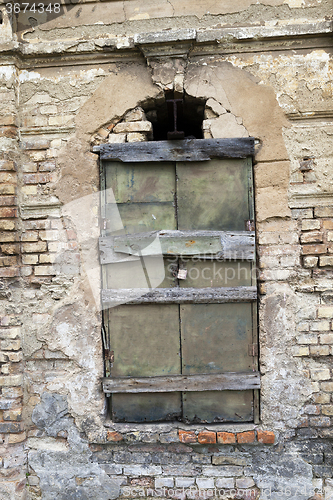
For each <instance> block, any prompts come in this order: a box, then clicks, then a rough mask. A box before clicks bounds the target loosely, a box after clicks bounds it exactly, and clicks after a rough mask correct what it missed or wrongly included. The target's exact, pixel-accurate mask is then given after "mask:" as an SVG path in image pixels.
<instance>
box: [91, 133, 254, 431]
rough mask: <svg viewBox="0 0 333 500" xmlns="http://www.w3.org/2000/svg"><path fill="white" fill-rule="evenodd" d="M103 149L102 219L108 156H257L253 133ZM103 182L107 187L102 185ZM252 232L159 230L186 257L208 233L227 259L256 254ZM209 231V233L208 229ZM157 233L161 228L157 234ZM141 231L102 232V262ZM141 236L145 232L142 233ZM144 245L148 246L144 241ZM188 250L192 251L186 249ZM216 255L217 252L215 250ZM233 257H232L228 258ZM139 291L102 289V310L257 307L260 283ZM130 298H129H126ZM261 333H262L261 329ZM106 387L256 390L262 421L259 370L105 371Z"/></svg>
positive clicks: (134, 158) (110, 389)
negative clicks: (128, 306) (194, 305)
mask: <svg viewBox="0 0 333 500" xmlns="http://www.w3.org/2000/svg"><path fill="white" fill-rule="evenodd" d="M94 152H96V153H97V152H98V153H99V155H100V160H101V162H100V163H101V182H102V200H101V205H102V218H104V217H105V213H103V209H104V208H105V200H104V199H103V187H104V186H105V179H104V168H103V160H107V161H121V162H124V163H127V162H128V163H133V162H135V163H140V162H152V161H154V162H184V161H186V162H191V161H195V162H198V161H207V160H210V159H213V158H220V159H223V158H235V159H245V158H247V157H253V156H254V138H253V137H249V138H235V139H194V140H193V139H190V140H181V141H178V140H177V141H151V142H139V143H125V144H103V145H100V146H97V147H95V148H94ZM103 183H104V186H103ZM248 229H249V230H248V231H242V232H239V231H238V232H232V231H176V230H174V231H170V230H169V231H167V230H165V231H160V232H159V233H158V235H159V240H160V241H161V245H162V251H163V246H164V244H165V247H168V242H170V240H172V241H173V242H174V241H176V247H177V248H176V249H175V253H174V255H179V256H182V255H184V253H182V250H183V249H184V245H185V243H186V240H188V239H190V238H192V239H195V240H196V242H197V245H196V246H195V247H194V248H193V249H192V253H191V255H200V247H201V243H202V244H204V241H205V240H206V239H207V237H209V238H213V240H215V245H214V252H213V254H214V253H215V256H216V257H218V258H222V259H225V260H227V259H228V256H230V255H232V256H233V258H235V257H236V258H237V256H238V258H241V256H242V258H243V259H250V260H251V259H254V258H255V231H254V227H252V225H251V223H250V227H249V228H248ZM208 233H209V234H208ZM152 235H153V233H151V234H149V233H147V234H145V235H144V237H147V238H149V237H151V236H152ZM154 235H156V233H154ZM135 238H136V236H130V237H126V238H125V237H124V236H116V237H108V236H105V231H104V234H103V232H102V236H101V237H100V242H99V246H100V252H101V264H102V265H103V264H108V263H111V262H114V260H113V259H114V257H113V256H112V254H111V253H110V251H109V249H110V244H111V242H112V245H114V246H115V247H116V248H119V251H121V252H122V253H128V254H129V255H130V254H131V244H130V243H133V241H134V242H135ZM141 238H142V236H141ZM143 246H144V245H143ZM187 255H188V254H187ZM213 258H214V255H213ZM229 258H230V257H229ZM103 281H104V282H105V280H104V279H103ZM138 291H139V290H136V294H135V297H131V295H130V290H126V289H125V290H124V289H123V290H118V289H117V290H112V289H103V290H102V294H101V299H102V304H103V309H104V308H108V306H109V307H110V306H114V305H116V304H117V303H119V299H120V300H121V302H122V303H124V302H126V304H144V303H163V304H185V303H232V302H252V303H253V307H256V300H257V287H256V286H242V287H230V288H227V287H223V288H201V289H200V288H178V289H175V288H170V289H154V290H153V291H150V292H149V293H145V292H146V290H145V291H144V293H143V294H142V295H140V296H139V297H138V295H139V294H138ZM126 299H127V300H126ZM256 333H257V332H256ZM250 348H251V349H252V355H253V356H257V355H258V345H257V343H256V342H254V343H253V345H252V346H249V349H250ZM106 351H107V356H106V358H108V359H107V360H108V361H109V363H110V366H112V364H111V363H112V355H110V352H111V351H109V349H106ZM102 387H103V392H104V393H105V394H107V395H110V394H113V393H115V394H116V393H131V394H135V393H147V392H153V393H157V392H174V391H208V390H220V391H222V390H248V389H253V390H254V412H253V415H254V420H253V421H254V423H255V424H257V423H259V389H260V373H259V371H255V372H253V373H248V372H247V373H240V372H225V373H221V374H200V375H171V376H156V377H111V376H106V377H104V378H103V380H102Z"/></svg>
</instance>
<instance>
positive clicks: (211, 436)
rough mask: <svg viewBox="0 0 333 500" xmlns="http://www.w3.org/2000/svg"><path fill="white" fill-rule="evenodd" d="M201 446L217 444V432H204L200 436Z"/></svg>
mask: <svg viewBox="0 0 333 500" xmlns="http://www.w3.org/2000/svg"><path fill="white" fill-rule="evenodd" d="M198 442H199V443H200V444H209V443H216V432H209V431H203V432H199V434H198Z"/></svg>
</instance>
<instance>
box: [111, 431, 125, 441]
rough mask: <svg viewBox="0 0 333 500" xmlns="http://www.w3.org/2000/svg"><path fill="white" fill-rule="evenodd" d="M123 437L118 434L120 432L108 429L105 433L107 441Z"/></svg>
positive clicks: (118, 439) (120, 439) (119, 439)
mask: <svg viewBox="0 0 333 500" xmlns="http://www.w3.org/2000/svg"><path fill="white" fill-rule="evenodd" d="M123 439H124V438H123V436H122V434H120V432H115V431H108V434H107V440H108V441H113V442H117V441H122V440H123Z"/></svg>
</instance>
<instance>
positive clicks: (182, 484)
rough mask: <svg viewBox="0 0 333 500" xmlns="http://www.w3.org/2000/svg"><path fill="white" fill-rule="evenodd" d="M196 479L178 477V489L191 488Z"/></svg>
mask: <svg viewBox="0 0 333 500" xmlns="http://www.w3.org/2000/svg"><path fill="white" fill-rule="evenodd" d="M194 482H195V479H194V478H193V477H177V478H176V487H177V488H190V487H191V486H193V485H194Z"/></svg>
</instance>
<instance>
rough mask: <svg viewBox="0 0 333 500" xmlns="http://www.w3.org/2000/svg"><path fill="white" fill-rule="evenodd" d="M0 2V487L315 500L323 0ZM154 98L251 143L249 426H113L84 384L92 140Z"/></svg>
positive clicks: (95, 318)
mask: <svg viewBox="0 0 333 500" xmlns="http://www.w3.org/2000/svg"><path fill="white" fill-rule="evenodd" d="M0 9H1V12H2V23H1V24H0V51H1V59H0V94H1V99H0V130H1V135H0V143H1V152H0V155H1V156H0V250H1V254H0V285H1V286H0V299H1V301H0V342H1V346H0V347H1V350H0V369H1V374H0V386H1V396H0V416H1V419H0V437H1V445H0V446H1V454H0V456H1V461H0V497H1V499H3V500H37V499H42V500H51V499H52V500H53V499H55V498H57V499H59V500H62V499H64V500H65V499H66V500H68V499H73V500H74V499H75V500H85V499H88V498H95V499H96V500H110V499H116V498H138V497H148V496H155V497H158V498H164V497H174V498H181V499H185V498H198V497H199V495H201V496H202V495H204V496H205V498H206V497H209V496H210V497H212V498H220V497H223V496H224V498H228V499H229V498H251V499H272V500H278V499H279V498H293V499H295V500H309V499H310V498H311V499H316V500H320V499H321V498H327V499H328V498H330V496H331V495H333V470H332V463H333V452H332V444H331V443H332V437H333V420H332V419H333V400H332V391H333V372H332V368H333V367H332V356H333V327H332V321H333V288H332V276H333V221H332V217H333V168H332V167H333V164H332V147H331V143H332V134H333V124H332V119H333V100H332V91H333V89H332V68H333V66H332V21H331V15H332V6H331V2H330V1H328V0H258V1H254V0H233V1H223V2H222V1H200V2H199V1H192V2H189V1H188V0H178V1H177V2H175V1H173V0H165V1H164V0H160V1H158V2H156V1H155V2H152V1H150V0H149V1H140V0H123V1H118V0H115V1H111V0H109V1H104V2H96V1H81V2H78V3H74V2H73V4H70V3H68V4H66V3H65V4H64V5H62V6H61V9H60V12H55V9H53V12H48V13H47V12H44V13H40V15H39V16H38V15H37V13H35V14H34V15H32V13H31V12H23V10H22V9H19V12H16V13H15V14H14V15H11V13H10V12H9V8H8V7H6V6H4V5H3V6H0ZM167 92H171V93H174V95H185V96H186V98H187V99H189V100H191V99H192V101H193V102H194V101H195V102H200V103H203V104H202V106H203V109H202V116H203V122H202V138H204V139H224V138H245V137H253V138H254V139H255V155H254V157H253V172H254V191H255V192H254V196H255V212H256V214H255V216H256V235H257V240H256V251H257V268H258V269H257V271H258V294H259V304H258V311H259V316H258V317H259V328H258V335H259V355H260V357H259V362H260V374H261V389H260V420H259V423H253V422H252V423H251V422H249V423H224V422H220V423H214V424H203V423H200V424H185V423H182V422H167V423H164V422H163V423H149V424H148V423H144V424H135V423H115V422H112V420H111V419H110V412H109V409H108V398H106V397H105V394H104V393H103V391H102V384H101V381H102V378H103V377H104V375H105V371H104V370H105V366H104V359H103V357H104V353H103V339H102V334H101V327H102V316H103V310H102V306H101V303H100V294H101V287H102V280H101V266H100V262H99V249H98V238H99V236H100V234H101V230H102V229H103V220H102V217H101V206H100V204H101V198H100V189H101V181H100V173H101V171H100V162H99V156H98V153H97V152H96V151H97V150H98V146H100V145H102V144H110V145H112V144H122V143H126V142H144V141H152V140H154V119H156V115H154V113H155V111H154V110H155V108H156V106H159V105H160V104H161V103H163V102H164V100H165V95H167V94H166V93H167ZM154 117H155V118H154ZM200 492H201V493H200ZM191 495H192V496H191ZM193 495H194V496H193Z"/></svg>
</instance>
